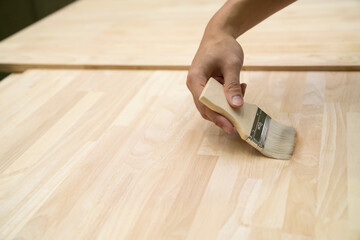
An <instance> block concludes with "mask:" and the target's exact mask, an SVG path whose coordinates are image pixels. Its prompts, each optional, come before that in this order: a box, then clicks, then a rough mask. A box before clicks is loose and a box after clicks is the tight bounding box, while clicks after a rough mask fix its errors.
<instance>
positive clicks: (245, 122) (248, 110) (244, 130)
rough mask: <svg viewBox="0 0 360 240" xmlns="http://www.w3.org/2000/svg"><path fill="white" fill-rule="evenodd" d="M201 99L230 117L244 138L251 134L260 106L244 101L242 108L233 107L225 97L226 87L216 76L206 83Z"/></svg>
mask: <svg viewBox="0 0 360 240" xmlns="http://www.w3.org/2000/svg"><path fill="white" fill-rule="evenodd" d="M199 100H200V102H202V103H203V104H205V105H206V106H207V107H208V108H210V109H211V110H213V111H215V112H217V113H220V114H221V115H223V116H225V117H226V118H227V119H229V120H230V121H231V122H232V123H233V125H234V127H236V129H237V131H238V133H239V135H240V137H241V138H242V139H243V140H246V139H247V138H248V137H249V136H250V133H251V128H252V126H253V124H254V120H255V115H256V111H257V109H258V106H256V105H255V104H250V103H245V102H244V104H243V106H242V107H241V108H237V109H235V108H232V107H231V106H230V105H229V103H228V102H227V100H226V98H225V94H224V87H223V86H222V84H221V83H219V82H218V81H216V80H215V79H214V78H210V79H209V81H208V82H207V83H206V86H205V88H204V90H203V91H202V93H201V96H200V98H199Z"/></svg>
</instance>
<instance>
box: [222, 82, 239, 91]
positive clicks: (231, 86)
mask: <svg viewBox="0 0 360 240" xmlns="http://www.w3.org/2000/svg"><path fill="white" fill-rule="evenodd" d="M225 89H226V90H227V91H237V90H241V86H240V83H239V82H229V83H228V84H226V86H225Z"/></svg>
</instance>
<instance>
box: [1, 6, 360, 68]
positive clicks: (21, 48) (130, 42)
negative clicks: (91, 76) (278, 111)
mask: <svg viewBox="0 0 360 240" xmlns="http://www.w3.org/2000/svg"><path fill="white" fill-rule="evenodd" d="M223 2H224V1H217V0H210V1H205V0H197V1H190V0H187V1H175V0H170V1H165V0H157V1H145V0H136V1H117V0H108V1H103V0H86V1H78V2H75V3H73V4H71V5H70V6H68V7H66V8H64V9H62V10H60V11H58V12H56V13H55V14H52V15H51V16H49V17H47V18H45V19H43V20H42V21H40V22H38V23H36V24H34V25H32V26H30V27H28V28H27V29H25V30H23V31H21V32H19V33H17V34H15V35H13V36H12V37H9V38H8V39H6V40H4V41H3V42H1V43H0V70H2V71H23V70H25V69H28V68H67V69H72V68H95V69H99V68H102V69H124V68H127V69H129V68H130V69H183V70H185V69H187V68H188V66H189V65H190V64H191V61H192V58H193V56H194V54H195V52H196V49H197V47H198V44H199V42H200V40H201V36H202V34H203V30H204V28H205V26H206V24H207V22H208V20H209V19H210V18H211V16H212V15H213V14H214V13H215V12H216V11H217V10H218V9H219V8H220V6H221V5H222V3H223ZM359 12H360V1H359V0H343V1H338V0H330V1H328V0H317V1H313V0H302V1H298V2H296V3H294V4H293V5H291V6H289V7H288V8H286V9H284V10H282V11H280V12H278V13H276V14H275V15H274V16H272V17H270V18H269V19H267V20H266V21H264V22H262V23H261V24H260V25H258V26H256V27H255V28H253V29H251V30H250V31H248V32H247V33H245V34H244V35H243V36H241V37H240V38H239V41H240V42H241V44H242V46H243V48H244V51H245V63H244V64H245V67H244V68H245V69H248V70H250V69H252V70H254V69H256V70H265V69H266V70H270V69H272V70H278V69H281V70H285V69H288V70H295V69H296V70H360V14H359Z"/></svg>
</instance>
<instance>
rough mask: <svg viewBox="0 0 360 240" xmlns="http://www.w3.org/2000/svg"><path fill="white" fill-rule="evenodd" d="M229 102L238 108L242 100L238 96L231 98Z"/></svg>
mask: <svg viewBox="0 0 360 240" xmlns="http://www.w3.org/2000/svg"><path fill="white" fill-rule="evenodd" d="M231 102H232V104H234V105H236V106H240V105H241V104H242V103H243V100H242V98H241V97H240V96H233V97H232V99H231Z"/></svg>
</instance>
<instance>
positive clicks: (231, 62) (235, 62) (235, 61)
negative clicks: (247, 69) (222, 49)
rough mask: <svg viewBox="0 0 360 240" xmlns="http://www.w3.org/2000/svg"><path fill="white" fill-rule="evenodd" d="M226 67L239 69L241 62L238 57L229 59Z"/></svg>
mask: <svg viewBox="0 0 360 240" xmlns="http://www.w3.org/2000/svg"><path fill="white" fill-rule="evenodd" d="M227 65H228V66H229V67H241V65H242V62H241V61H240V59H239V58H238V57H230V58H228V59H227Z"/></svg>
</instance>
